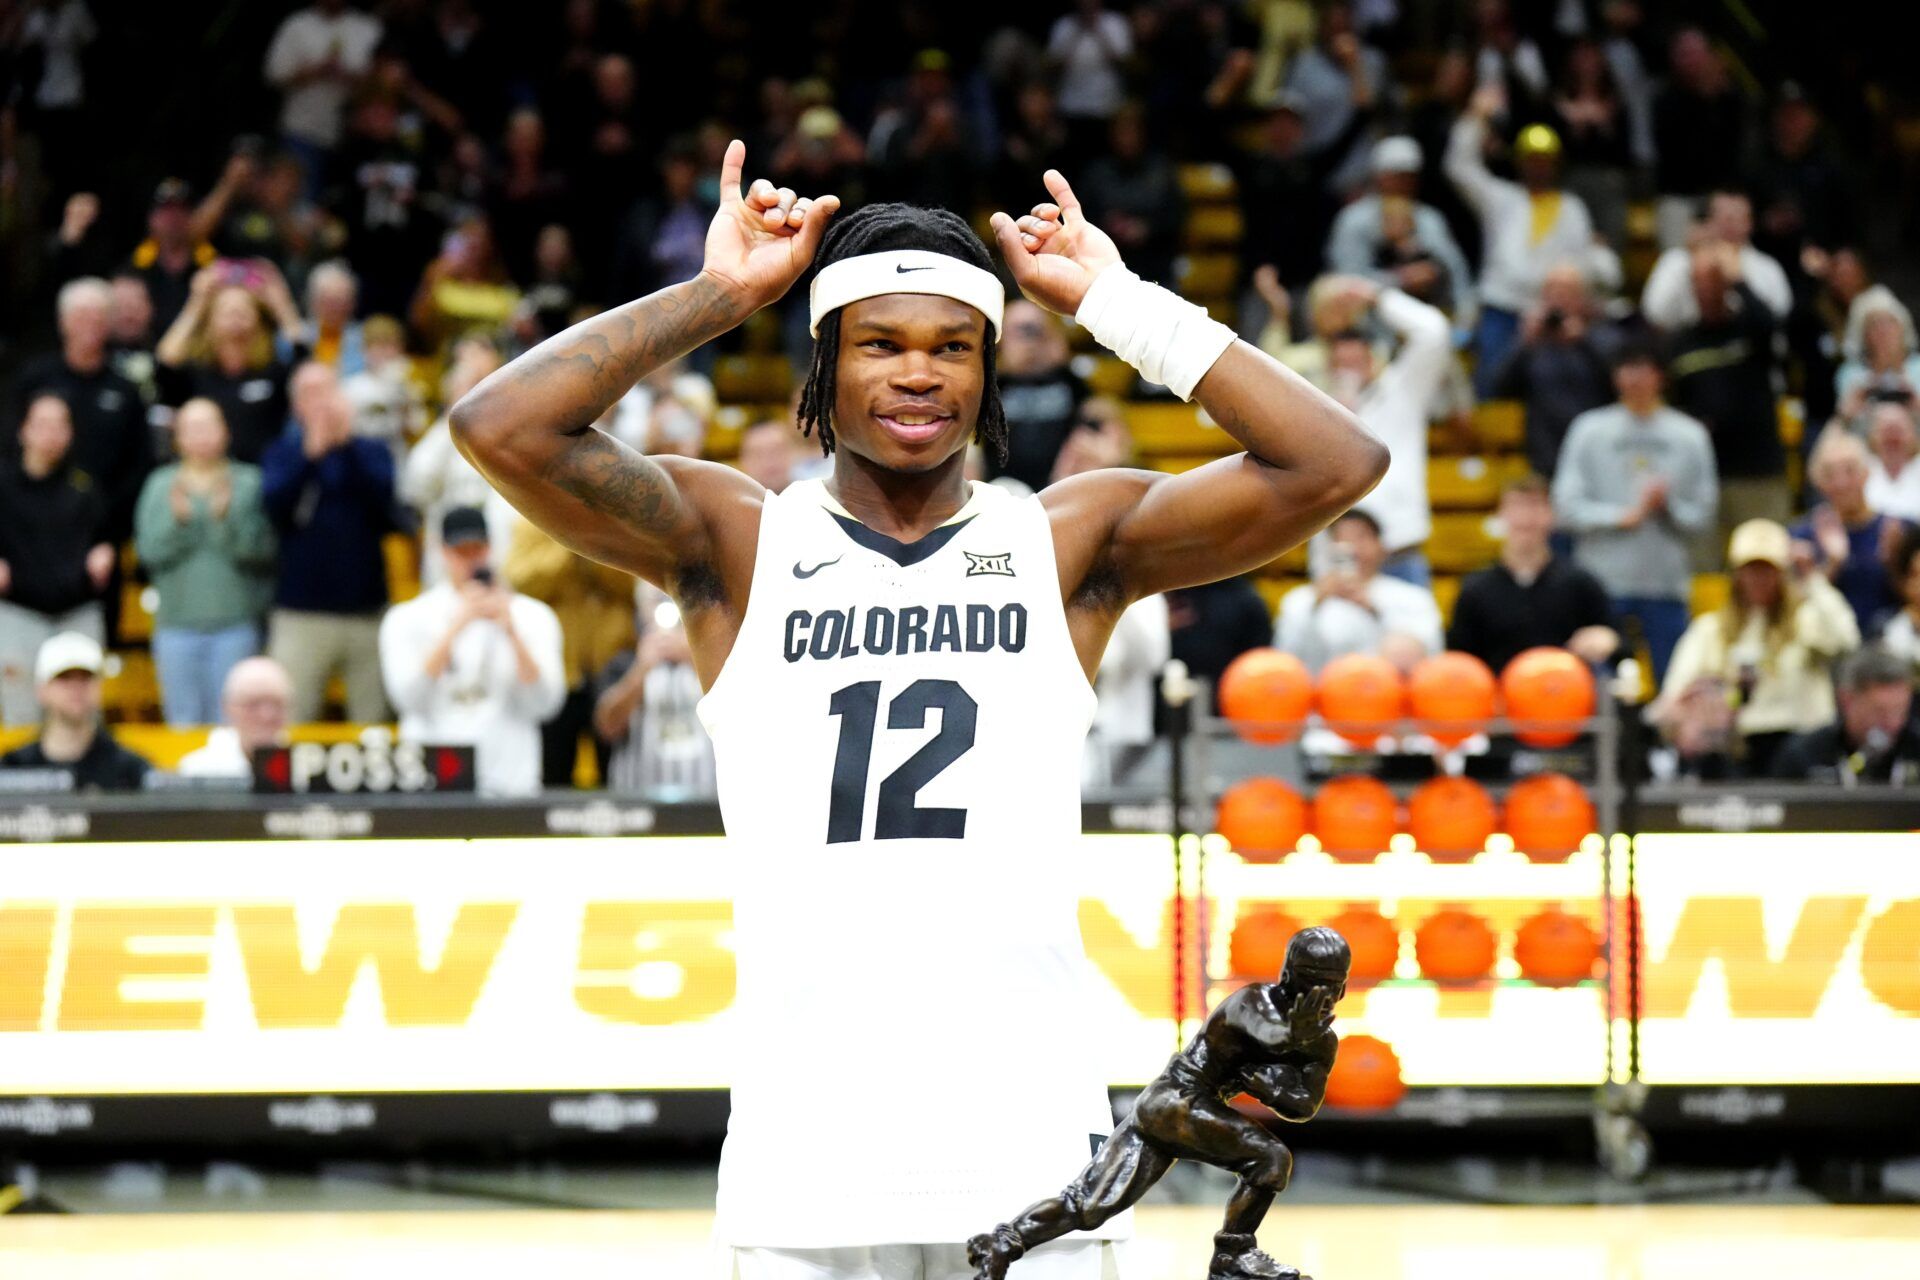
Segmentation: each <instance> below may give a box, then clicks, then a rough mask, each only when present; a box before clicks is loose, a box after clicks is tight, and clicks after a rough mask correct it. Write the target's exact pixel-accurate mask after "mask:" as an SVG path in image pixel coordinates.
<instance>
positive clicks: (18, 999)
mask: <svg viewBox="0 0 1920 1280" xmlns="http://www.w3.org/2000/svg"><path fill="white" fill-rule="evenodd" d="M57 912H58V908H56V907H54V906H52V905H51V904H47V905H41V904H39V903H33V904H16V905H14V906H11V907H0V1031H38V1030H39V1029H40V1005H41V1002H42V1000H43V999H44V998H45V993H46V989H47V963H48V960H49V959H50V958H51V956H52V954H53V922H54V919H55V917H56V915H57Z"/></svg>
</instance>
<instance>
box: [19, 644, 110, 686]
mask: <svg viewBox="0 0 1920 1280" xmlns="http://www.w3.org/2000/svg"><path fill="white" fill-rule="evenodd" d="M106 660H107V659H106V655H105V654H104V653H102V652H101V651H100V642H99V641H97V640H95V639H94V638H93V637H92V636H83V635H81V634H80V633H79V632H78V631H62V632H60V633H59V634H58V635H55V636H49V637H48V638H47V640H46V641H45V643H43V644H42V645H41V646H40V652H38V653H36V654H35V655H34V657H33V682H34V683H35V684H45V683H46V682H47V681H49V680H51V679H53V678H54V677H55V676H59V675H65V674H66V673H67V672H69V671H84V672H86V673H87V674H89V675H95V676H97V675H99V674H100V668H101V667H103V666H105V665H106Z"/></svg>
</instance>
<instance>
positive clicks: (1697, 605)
mask: <svg viewBox="0 0 1920 1280" xmlns="http://www.w3.org/2000/svg"><path fill="white" fill-rule="evenodd" d="M1688 594H1689V596H1690V599H1689V600H1688V602H1687V608H1689V609H1690V610H1692V611H1693V616H1694V617H1696V618H1697V617H1699V616H1700V615H1701V614H1703V613H1712V612H1713V611H1714V610H1715V609H1719V608H1722V607H1724V606H1725V605H1726V603H1727V601H1728V599H1730V598H1731V597H1732V595H1733V579H1732V578H1731V577H1730V576H1728V575H1727V574H1724V573H1696V574H1694V575H1693V590H1692V591H1691V592H1689V593H1688Z"/></svg>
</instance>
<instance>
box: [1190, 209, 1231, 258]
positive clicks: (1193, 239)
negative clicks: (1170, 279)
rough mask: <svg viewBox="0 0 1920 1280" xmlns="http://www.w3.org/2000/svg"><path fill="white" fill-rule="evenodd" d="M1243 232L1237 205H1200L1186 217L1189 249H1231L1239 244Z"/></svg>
mask: <svg viewBox="0 0 1920 1280" xmlns="http://www.w3.org/2000/svg"><path fill="white" fill-rule="evenodd" d="M1245 231H1246V228H1245V227H1244V226H1243V225H1242V222H1241V218H1240V208H1239V206H1238V205H1231V204H1214V205H1201V206H1199V207H1198V208H1196V209H1194V210H1193V211H1192V212H1190V213H1189V214H1188V215H1187V226H1186V240H1187V245H1188V247H1189V248H1193V249H1222V248H1231V247H1233V246H1234V245H1237V244H1239V243H1240V239H1241V236H1242V235H1243V234H1244V233H1245Z"/></svg>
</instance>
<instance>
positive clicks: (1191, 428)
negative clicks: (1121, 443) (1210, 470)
mask: <svg viewBox="0 0 1920 1280" xmlns="http://www.w3.org/2000/svg"><path fill="white" fill-rule="evenodd" d="M1126 413H1127V429H1128V430H1130V431H1132V432H1133V447H1134V448H1135V449H1137V450H1138V451H1139V452H1140V453H1141V454H1142V455H1146V456H1154V455H1159V454H1172V453H1194V454H1208V455H1218V454H1223V453H1232V452H1233V451H1234V450H1236V449H1238V448H1239V447H1240V446H1239V445H1237V444H1235V443H1234V440H1233V437H1232V436H1229V435H1228V434H1227V433H1226V432H1224V431H1221V430H1220V429H1219V428H1217V427H1210V426H1206V425H1204V424H1202V423H1201V421H1200V412H1199V410H1198V409H1197V408H1195V407H1194V406H1193V405H1190V404H1181V403H1180V402H1179V401H1177V400H1153V401H1147V402H1143V403H1140V404H1130V405H1128V406H1127V407H1126Z"/></svg>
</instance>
